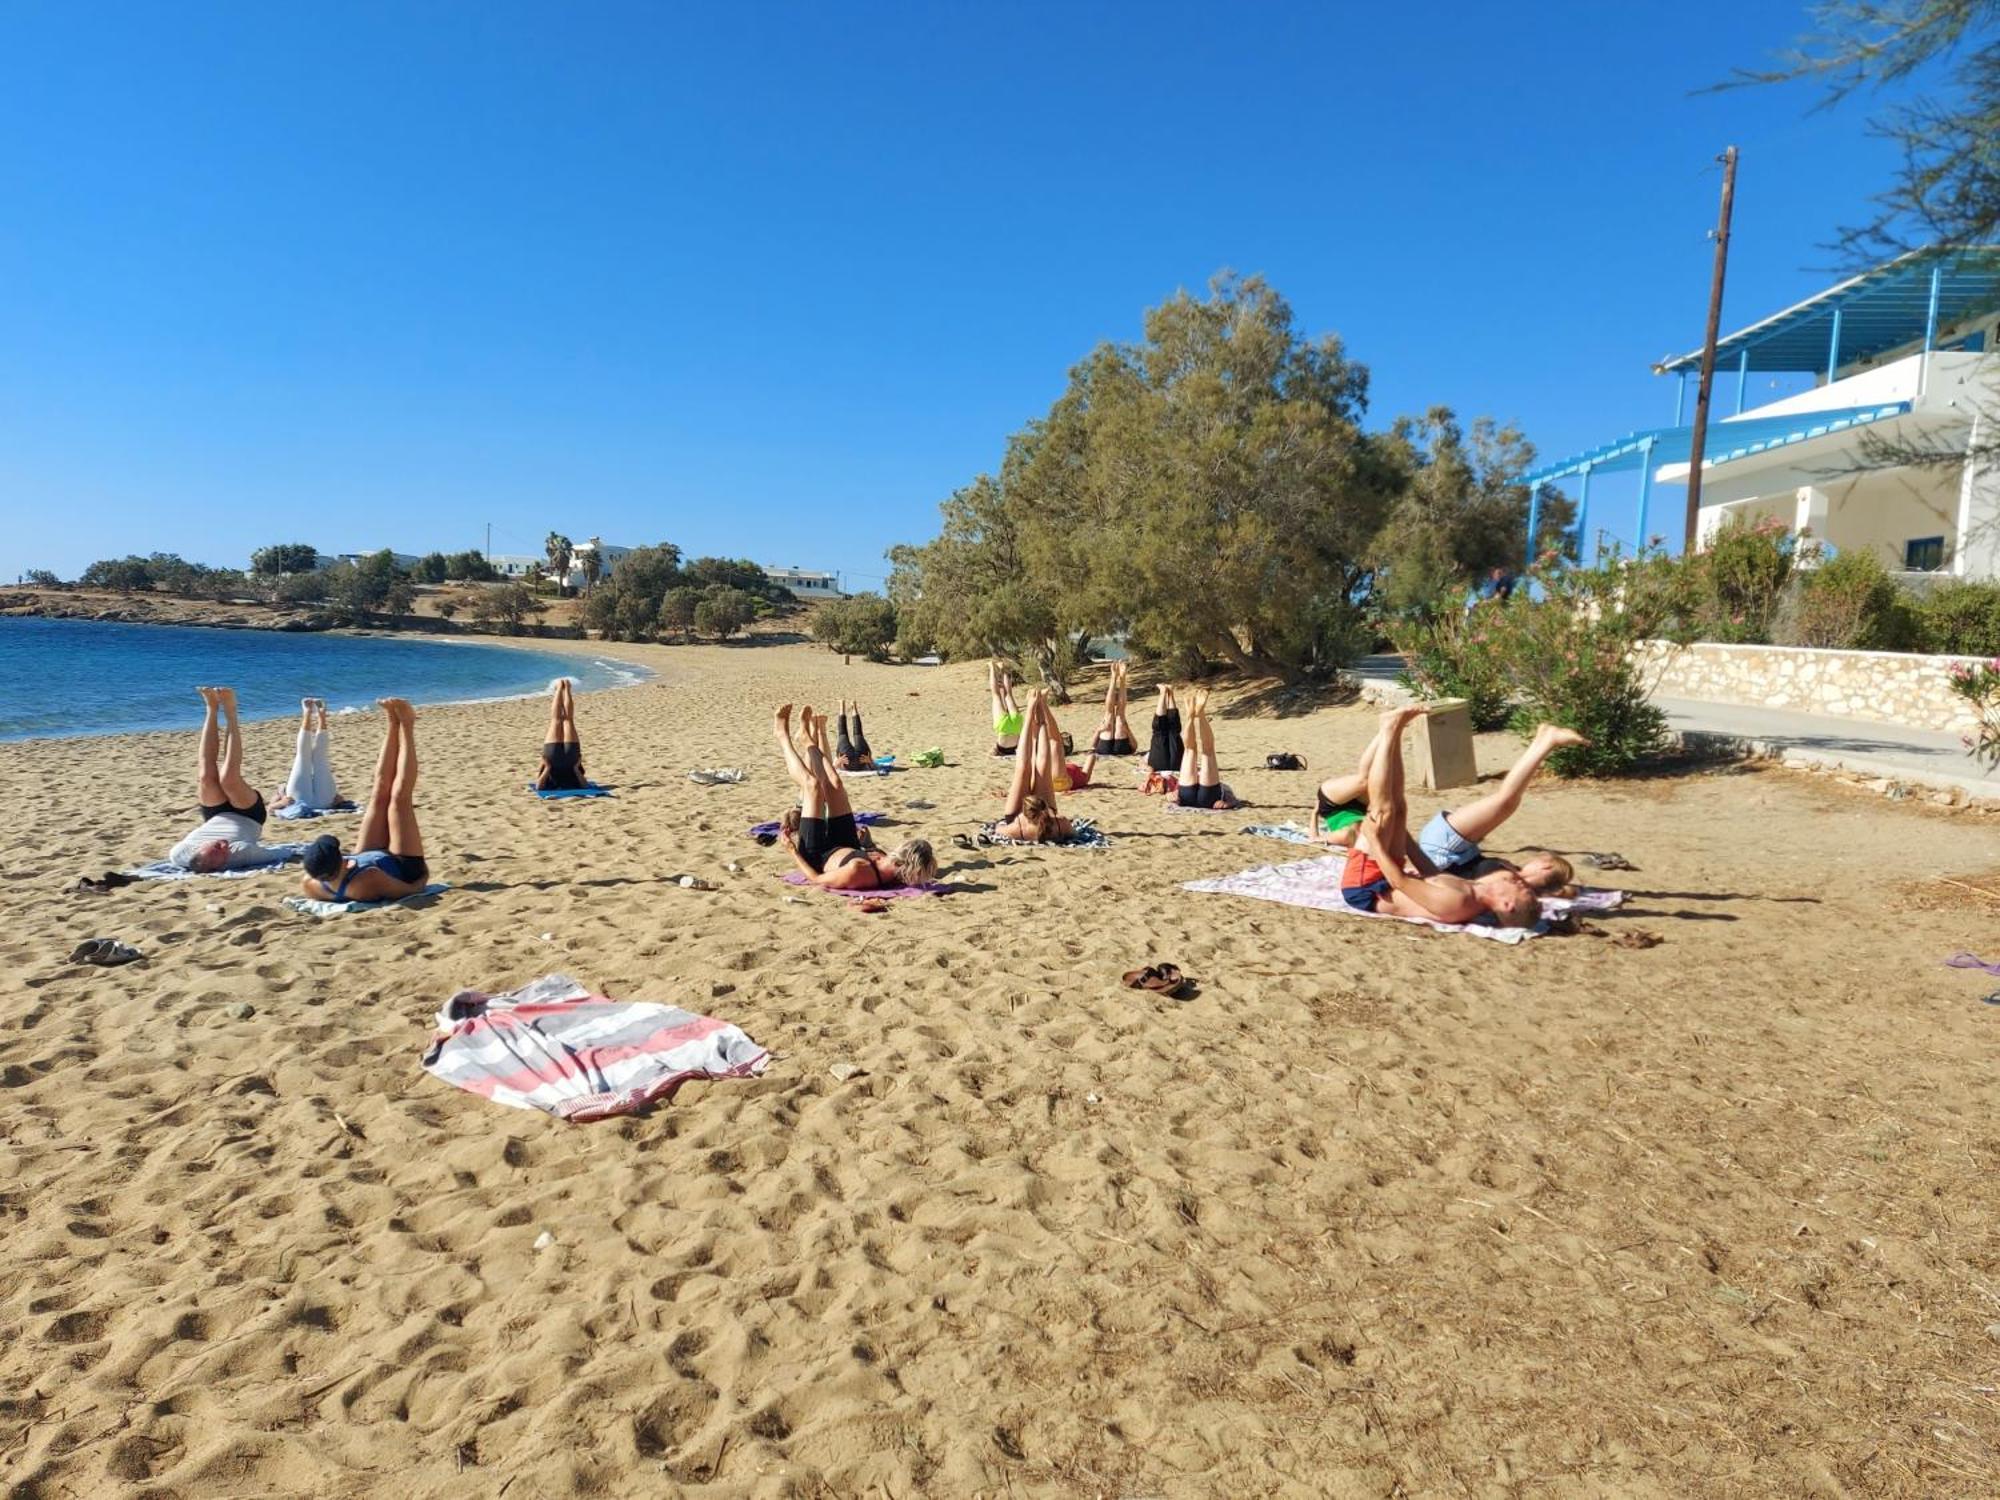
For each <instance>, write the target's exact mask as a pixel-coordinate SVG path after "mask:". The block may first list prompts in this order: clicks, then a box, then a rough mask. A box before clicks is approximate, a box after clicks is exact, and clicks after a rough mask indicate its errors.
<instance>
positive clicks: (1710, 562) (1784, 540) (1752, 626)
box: [1688, 520, 1798, 645]
mask: <svg viewBox="0 0 2000 1500" xmlns="http://www.w3.org/2000/svg"><path fill="white" fill-rule="evenodd" d="M1797 561H1798V538H1796V537H1795V536H1793V535H1792V533H1791V531H1790V530H1789V529H1788V528H1787V527H1786V525H1785V523H1784V522H1782V521H1778V520H1763V521H1758V522H1755V523H1754V524H1749V523H1745V522H1743V521H1739V520H1730V521H1726V522H1724V523H1723V525H1722V527H1721V528H1720V529H1719V530H1718V531H1717V532H1716V533H1715V535H1714V536H1713V537H1712V538H1711V539H1710V540H1709V544H1708V549H1707V550H1706V551H1704V552H1700V553H1697V554H1696V555H1695V557H1694V559H1693V560H1692V562H1691V563H1689V564H1688V566H1690V567H1692V568H1693V569H1694V571H1695V578H1696V593H1697V596H1698V599H1699V603H1698V606H1697V610H1698V617H1697V619H1696V621H1695V624H1696V626H1697V628H1698V630H1699V632H1700V634H1699V639H1701V640H1705V641H1721V642H1725V643H1734V644H1747V645H1762V644H1765V643H1767V642H1769V641H1770V639H1771V625H1772V622H1773V621H1774V620H1775V619H1776V617H1777V613H1778V606H1779V604H1780V603H1781V602H1782V600H1783V599H1784V597H1785V589H1786V586H1787V585H1788V584H1789V583H1790V582H1791V578H1792V569H1793V568H1794V566H1796V564H1797Z"/></svg>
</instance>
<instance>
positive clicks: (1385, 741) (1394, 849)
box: [1366, 707, 1424, 868]
mask: <svg viewBox="0 0 2000 1500" xmlns="http://www.w3.org/2000/svg"><path fill="white" fill-rule="evenodd" d="M1423 713H1424V711H1423V710H1422V709H1421V708H1414V707H1411V708H1392V709H1390V710H1389V711H1388V712H1387V713H1385V714H1383V715H1382V720H1381V725H1382V727H1381V729H1380V730H1379V731H1378V732H1377V734H1376V739H1377V741H1378V742H1379V748H1378V749H1377V751H1376V754H1375V763H1374V764H1373V765H1372V766H1370V767H1369V771H1368V823H1367V825H1366V826H1368V828H1369V829H1370V832H1371V834H1372V836H1373V841H1374V843H1375V846H1376V849H1377V851H1378V852H1377V855H1376V860H1377V863H1384V862H1386V861H1389V860H1394V861H1395V862H1396V864H1397V866H1398V867H1399V868H1400V867H1401V865H1402V863H1403V861H1404V860H1405V859H1406V858H1407V850H1408V848H1409V843H1410V832H1409V822H1410V810H1409V804H1408V803H1407V802H1406V801H1405V800H1404V796H1403V730H1404V728H1405V727H1406V726H1407V725H1408V724H1409V722H1410V720H1412V719H1416V718H1421V717H1422V716H1423Z"/></svg>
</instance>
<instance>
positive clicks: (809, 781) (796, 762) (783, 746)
mask: <svg viewBox="0 0 2000 1500" xmlns="http://www.w3.org/2000/svg"><path fill="white" fill-rule="evenodd" d="M806 714H807V716H810V715H811V714H812V710H811V709H810V708H808V709H807V710H806ZM771 730H772V733H774V734H775V735H777V737H778V748H779V750H781V751H782V752H783V753H784V757H785V770H786V772H787V773H789V774H790V776H791V778H792V783H793V785H795V786H797V787H798V789H799V790H800V791H801V792H807V793H810V792H813V791H815V790H816V788H815V786H814V783H813V776H812V772H811V771H808V770H807V769H806V763H805V762H804V761H803V760H801V759H799V750H798V746H796V745H794V744H793V743H792V705H791V704H789V703H786V704H783V705H782V706H780V707H779V709H778V711H777V712H776V713H774V714H772V715H771Z"/></svg>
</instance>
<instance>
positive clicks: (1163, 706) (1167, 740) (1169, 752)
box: [1146, 682, 1185, 776]
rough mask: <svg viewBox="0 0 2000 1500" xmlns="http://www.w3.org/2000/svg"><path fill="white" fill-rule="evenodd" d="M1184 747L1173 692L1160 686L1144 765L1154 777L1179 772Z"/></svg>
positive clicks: (1165, 686)
mask: <svg viewBox="0 0 2000 1500" xmlns="http://www.w3.org/2000/svg"><path fill="white" fill-rule="evenodd" d="M1184 750H1185V747H1184V746H1183V745H1182V743H1181V711H1180V710H1179V709H1178V708H1176V707H1175V706H1174V690H1173V689H1172V688H1170V687H1168V686H1167V685H1166V684H1165V683H1164V682H1163V683H1161V684H1160V698H1159V702H1158V704H1157V705H1156V706H1155V707H1154V709H1153V737H1152V740H1151V742H1150V743H1149V744H1148V745H1147V746H1146V764H1147V765H1149V766H1151V767H1152V768H1153V771H1154V773H1155V774H1156V775H1160V776H1171V775H1174V774H1176V773H1177V772H1179V770H1180V766H1181V756H1182V754H1183V753H1184Z"/></svg>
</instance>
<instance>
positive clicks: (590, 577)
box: [583, 547, 604, 593]
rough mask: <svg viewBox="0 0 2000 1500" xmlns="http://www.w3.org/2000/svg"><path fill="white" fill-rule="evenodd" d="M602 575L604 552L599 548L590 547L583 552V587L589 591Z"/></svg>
mask: <svg viewBox="0 0 2000 1500" xmlns="http://www.w3.org/2000/svg"><path fill="white" fill-rule="evenodd" d="M603 576H604V553H603V550H602V549H601V548H598V547H592V548H591V549H590V550H589V551H588V552H585V553H584V554H583V589H584V592H585V593H589V592H590V591H591V590H592V589H594V588H596V587H597V580H598V579H600V578H602V577H603Z"/></svg>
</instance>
